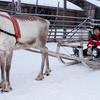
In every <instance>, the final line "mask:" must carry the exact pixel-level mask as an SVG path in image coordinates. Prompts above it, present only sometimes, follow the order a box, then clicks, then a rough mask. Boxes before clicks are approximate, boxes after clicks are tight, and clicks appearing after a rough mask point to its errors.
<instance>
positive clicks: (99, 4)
mask: <svg viewBox="0 0 100 100" xmlns="http://www.w3.org/2000/svg"><path fill="white" fill-rule="evenodd" d="M86 1H88V2H89V3H92V4H93V5H95V6H97V7H100V0H86Z"/></svg>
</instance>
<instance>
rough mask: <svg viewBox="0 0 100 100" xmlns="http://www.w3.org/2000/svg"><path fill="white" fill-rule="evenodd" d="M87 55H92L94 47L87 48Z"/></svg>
mask: <svg viewBox="0 0 100 100" xmlns="http://www.w3.org/2000/svg"><path fill="white" fill-rule="evenodd" d="M87 55H89V56H91V55H92V48H91V47H90V48H88V49H87Z"/></svg>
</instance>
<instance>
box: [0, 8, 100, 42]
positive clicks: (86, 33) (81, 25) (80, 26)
mask: <svg viewBox="0 0 100 100" xmlns="http://www.w3.org/2000/svg"><path fill="white" fill-rule="evenodd" d="M0 11H6V12H9V13H11V14H12V13H13V14H23V15H24V14H25V13H19V12H14V11H13V12H12V11H8V10H3V9H0ZM26 15H31V16H39V17H42V18H45V19H47V20H49V21H50V28H49V34H48V39H47V42H58V41H61V40H63V39H64V40H65V39H66V40H68V39H72V40H78V39H80V38H81V37H83V38H84V40H85V41H87V40H89V38H90V33H92V31H91V30H92V28H93V27H94V26H95V25H100V24H99V23H100V20H97V19H91V17H88V18H86V17H73V16H59V15H44V14H29V13H27V14H26ZM65 19H66V20H65Z"/></svg>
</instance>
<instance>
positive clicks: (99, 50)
mask: <svg viewBox="0 0 100 100" xmlns="http://www.w3.org/2000/svg"><path fill="white" fill-rule="evenodd" d="M99 55H100V49H93V56H94V57H95V58H99Z"/></svg>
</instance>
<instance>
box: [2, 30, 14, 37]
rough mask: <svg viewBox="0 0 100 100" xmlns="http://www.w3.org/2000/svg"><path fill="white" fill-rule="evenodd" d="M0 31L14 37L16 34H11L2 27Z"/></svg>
mask: <svg viewBox="0 0 100 100" xmlns="http://www.w3.org/2000/svg"><path fill="white" fill-rule="evenodd" d="M0 32H3V33H5V34H7V35H10V36H13V37H15V38H16V35H14V34H11V33H9V32H7V31H4V30H2V29H0Z"/></svg>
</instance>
